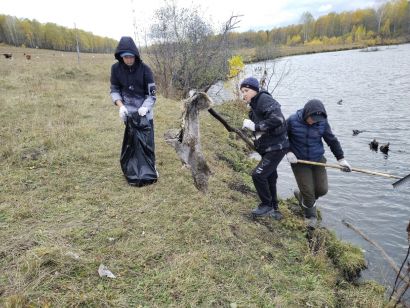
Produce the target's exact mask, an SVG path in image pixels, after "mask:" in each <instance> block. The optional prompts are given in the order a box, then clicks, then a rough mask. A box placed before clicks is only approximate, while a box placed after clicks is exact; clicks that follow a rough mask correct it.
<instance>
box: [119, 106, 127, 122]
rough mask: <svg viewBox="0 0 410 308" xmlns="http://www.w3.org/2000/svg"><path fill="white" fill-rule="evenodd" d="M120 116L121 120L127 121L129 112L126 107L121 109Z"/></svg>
mask: <svg viewBox="0 0 410 308" xmlns="http://www.w3.org/2000/svg"><path fill="white" fill-rule="evenodd" d="M119 114H120V118H121V119H122V120H123V121H124V122H125V121H126V120H127V115H128V110H127V108H126V107H125V106H124V105H122V106H121V107H120V111H119Z"/></svg>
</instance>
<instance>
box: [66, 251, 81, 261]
mask: <svg viewBox="0 0 410 308" xmlns="http://www.w3.org/2000/svg"><path fill="white" fill-rule="evenodd" d="M65 255H66V256H68V257H70V258H73V259H76V260H78V259H80V255H79V254H78V253H75V252H72V251H69V252H67V253H66V254H65Z"/></svg>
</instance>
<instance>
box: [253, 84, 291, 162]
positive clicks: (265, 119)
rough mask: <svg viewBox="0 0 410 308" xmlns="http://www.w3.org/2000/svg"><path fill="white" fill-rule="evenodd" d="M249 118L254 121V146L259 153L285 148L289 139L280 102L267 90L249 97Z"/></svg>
mask: <svg viewBox="0 0 410 308" xmlns="http://www.w3.org/2000/svg"><path fill="white" fill-rule="evenodd" d="M249 105H250V106H251V111H250V112H249V118H250V119H251V120H252V121H253V122H254V123H255V136H256V138H257V139H256V140H255V142H254V143H255V148H256V150H257V151H258V153H260V154H264V153H266V152H270V151H275V150H282V149H287V148H288V147H289V140H288V136H287V133H286V121H285V118H284V116H283V114H282V111H281V108H280V104H279V103H278V102H277V101H276V100H275V99H274V98H273V97H272V95H271V94H270V93H269V92H267V91H261V92H259V93H258V94H257V95H256V96H254V97H253V98H252V99H251V102H250V104H249Z"/></svg>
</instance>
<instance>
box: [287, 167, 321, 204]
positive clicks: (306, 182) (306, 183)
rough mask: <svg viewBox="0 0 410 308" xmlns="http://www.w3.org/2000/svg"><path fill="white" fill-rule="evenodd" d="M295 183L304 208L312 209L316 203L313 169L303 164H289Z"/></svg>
mask: <svg viewBox="0 0 410 308" xmlns="http://www.w3.org/2000/svg"><path fill="white" fill-rule="evenodd" d="M291 166H292V171H293V174H294V175H295V179H296V183H297V184H298V187H299V191H300V193H301V195H302V198H303V204H304V205H305V206H306V207H312V206H313V205H314V204H315V201H316V195H315V181H314V178H313V167H314V166H310V165H304V164H291Z"/></svg>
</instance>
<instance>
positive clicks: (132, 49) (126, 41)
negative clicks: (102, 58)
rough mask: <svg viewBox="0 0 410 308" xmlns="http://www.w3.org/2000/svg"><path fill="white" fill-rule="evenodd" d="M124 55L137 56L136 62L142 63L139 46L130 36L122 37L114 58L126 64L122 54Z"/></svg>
mask: <svg viewBox="0 0 410 308" xmlns="http://www.w3.org/2000/svg"><path fill="white" fill-rule="evenodd" d="M123 53H126V54H133V55H134V56H135V61H141V58H140V53H139V51H138V48H137V45H135V43H134V40H133V39H132V38H131V37H130V36H123V37H121V39H120V42H119V43H118V46H117V49H116V50H115V53H114V56H115V58H116V59H117V60H118V61H120V62H124V61H123V60H122V57H121V54H123Z"/></svg>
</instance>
